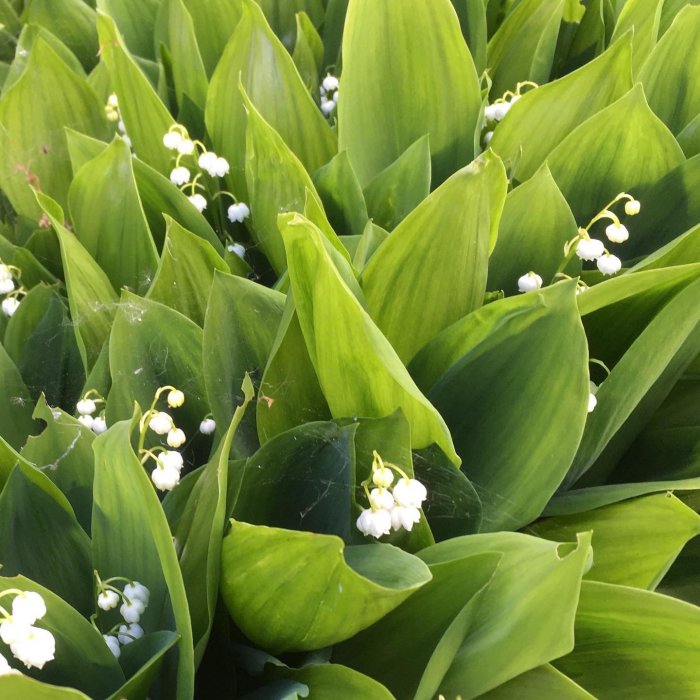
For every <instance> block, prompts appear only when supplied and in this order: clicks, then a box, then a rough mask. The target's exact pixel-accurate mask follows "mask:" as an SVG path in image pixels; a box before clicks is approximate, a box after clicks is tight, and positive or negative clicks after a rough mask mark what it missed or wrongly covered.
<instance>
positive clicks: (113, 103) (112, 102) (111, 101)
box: [107, 93, 119, 109]
mask: <svg viewBox="0 0 700 700" xmlns="http://www.w3.org/2000/svg"><path fill="white" fill-rule="evenodd" d="M107 105H108V106H109V107H111V108H112V109H117V107H119V98H118V97H117V96H116V94H115V93H112V94H111V95H110V96H109V97H108V98H107Z"/></svg>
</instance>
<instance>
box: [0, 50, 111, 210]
mask: <svg viewBox="0 0 700 700" xmlns="http://www.w3.org/2000/svg"><path fill="white" fill-rule="evenodd" d="M29 115H31V117H29ZM65 127H71V128H73V129H76V130H77V131H81V132H84V133H87V134H90V135H93V136H96V137H98V138H102V137H106V135H107V133H108V128H107V122H106V120H105V116H104V110H103V108H102V105H101V104H100V103H99V102H98V100H97V96H96V95H95V93H94V92H93V91H92V89H91V88H90V87H88V85H87V83H86V82H85V80H84V79H81V78H80V77H79V76H77V75H76V74H75V73H74V72H73V71H72V70H71V69H70V68H68V66H66V64H65V63H63V61H62V60H61V59H60V58H59V57H58V56H57V55H56V53H55V52H54V51H53V49H51V47H50V46H49V45H48V44H47V43H46V42H45V41H44V40H43V39H41V38H38V39H37V40H36V41H35V42H34V46H33V47H32V51H31V54H30V56H29V62H28V63H27V67H26V69H25V71H24V73H23V74H22V76H21V77H20V78H19V80H18V81H17V82H16V83H15V84H14V85H13V86H12V87H11V88H10V89H9V90H8V91H7V92H6V93H5V94H4V95H3V96H2V99H0V150H1V151H2V153H3V158H2V166H1V167H0V186H1V187H2V189H3V190H4V192H5V194H6V195H7V197H8V198H9V200H10V201H11V202H12V205H13V207H14V208H15V210H16V211H17V212H19V213H20V214H23V215H25V216H29V217H31V218H33V219H38V218H39V217H40V215H41V209H40V207H39V206H38V205H37V202H36V199H35V197H34V192H33V191H32V187H34V188H38V187H40V188H41V191H42V192H45V193H46V194H48V195H51V196H52V197H53V198H54V199H56V200H58V202H59V203H60V204H62V205H65V203H66V197H67V194H68V185H69V184H70V179H71V178H70V174H71V172H70V161H69V159H68V148H67V144H66V137H65V133H64V128H65ZM61 223H63V222H61Z"/></svg>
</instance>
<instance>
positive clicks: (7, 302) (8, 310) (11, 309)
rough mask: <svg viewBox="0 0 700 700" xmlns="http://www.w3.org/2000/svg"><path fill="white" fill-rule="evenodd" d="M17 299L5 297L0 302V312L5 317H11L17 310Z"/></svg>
mask: <svg viewBox="0 0 700 700" xmlns="http://www.w3.org/2000/svg"><path fill="white" fill-rule="evenodd" d="M19 303H20V302H19V299H18V298H17V297H7V298H6V299H3V300H2V304H0V306H1V307H2V312H3V313H4V314H5V316H13V315H14V313H15V311H17V309H18V308H19Z"/></svg>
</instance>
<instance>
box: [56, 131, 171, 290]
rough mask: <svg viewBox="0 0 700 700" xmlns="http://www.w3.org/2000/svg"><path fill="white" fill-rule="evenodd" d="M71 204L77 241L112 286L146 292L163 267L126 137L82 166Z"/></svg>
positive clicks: (70, 193)
mask: <svg viewBox="0 0 700 700" xmlns="http://www.w3.org/2000/svg"><path fill="white" fill-rule="evenodd" d="M68 202H69V206H70V214H71V220H72V221H73V225H74V227H75V235H76V237H77V239H78V240H79V241H80V243H82V244H83V246H84V247H85V249H86V250H87V252H88V253H90V255H91V256H92V258H93V259H94V260H95V262H96V263H97V264H98V265H99V266H100V267H101V268H102V269H103V270H104V272H105V273H106V274H107V276H108V277H109V281H110V282H111V284H112V287H113V288H114V289H120V288H121V287H129V288H131V289H133V290H135V291H137V292H139V293H143V292H145V290H146V289H148V287H149V284H150V280H151V279H152V278H153V275H154V273H155V270H156V266H157V265H158V252H157V251H156V247H155V244H154V242H153V238H152V237H151V232H150V230H149V228H148V223H147V221H146V215H145V214H144V211H143V207H142V206H141V201H140V199H139V194H138V190H137V188H136V181H135V179H134V171H133V168H132V157H131V151H130V150H129V147H128V146H127V144H126V142H125V141H124V140H123V139H121V138H115V139H114V141H113V142H112V143H111V145H109V146H108V147H107V148H106V149H105V150H104V151H103V152H102V153H101V154H100V155H99V156H97V157H96V158H95V159H93V160H91V161H90V162H89V163H86V164H85V165H84V166H83V167H82V168H80V170H79V171H78V172H77V173H76V175H75V178H74V179H73V182H72V184H71V187H70V191H69V193H68ZM125 251H128V252H129V254H128V255H125V254H124V253H125Z"/></svg>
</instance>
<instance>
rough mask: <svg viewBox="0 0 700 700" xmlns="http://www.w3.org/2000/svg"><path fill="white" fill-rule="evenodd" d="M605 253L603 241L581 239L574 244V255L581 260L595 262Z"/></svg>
mask: <svg viewBox="0 0 700 700" xmlns="http://www.w3.org/2000/svg"><path fill="white" fill-rule="evenodd" d="M604 252H605V245H604V244H603V241H599V240H598V239H596V238H582V239H581V240H580V241H579V242H578V243H577V244H576V255H578V257H579V258H581V260H597V259H598V258H599V257H600V256H601V255H602V254H603V253H604Z"/></svg>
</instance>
